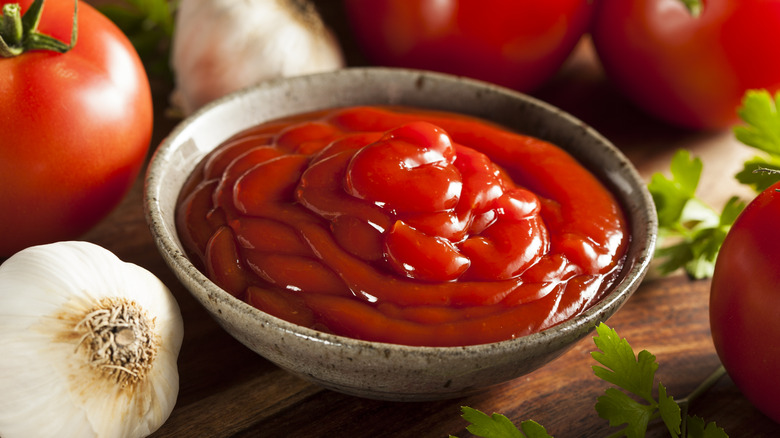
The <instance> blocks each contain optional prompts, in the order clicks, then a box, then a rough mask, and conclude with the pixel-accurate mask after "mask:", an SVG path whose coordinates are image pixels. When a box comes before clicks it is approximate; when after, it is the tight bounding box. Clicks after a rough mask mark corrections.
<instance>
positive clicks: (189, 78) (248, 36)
mask: <svg viewBox="0 0 780 438" xmlns="http://www.w3.org/2000/svg"><path fill="white" fill-rule="evenodd" d="M171 44H172V46H171V68H172V70H173V73H174V80H175V86H176V89H175V90H174V93H173V95H172V99H171V100H172V103H173V105H174V106H175V107H178V109H179V110H180V111H181V112H182V113H183V114H184V115H188V114H190V113H192V112H193V111H194V110H196V109H198V108H199V107H201V106H203V105H204V104H206V103H208V102H210V101H212V100H214V99H216V98H218V97H221V96H223V95H225V94H228V93H231V92H233V91H237V90H239V89H241V88H244V87H247V86H250V85H254V84H257V83H259V82H261V81H263V80H267V79H272V78H277V77H286V76H296V75H303V74H308V73H318V72H324V71H330V70H336V69H339V68H341V67H343V66H344V58H343V55H342V52H341V48H340V46H339V44H338V41H337V40H336V38H335V36H334V35H333V34H332V33H331V32H330V30H329V29H327V28H326V26H325V25H324V23H323V22H322V19H321V18H320V16H319V15H318V14H317V11H316V10H315V9H314V7H313V5H312V4H311V3H309V2H308V1H306V0H181V1H180V3H179V6H178V9H177V11H176V21H175V27H174V33H173V40H172V42H171Z"/></svg>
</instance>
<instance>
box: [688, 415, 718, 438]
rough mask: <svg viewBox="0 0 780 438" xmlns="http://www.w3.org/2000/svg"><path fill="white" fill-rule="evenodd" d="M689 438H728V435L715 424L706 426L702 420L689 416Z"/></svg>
mask: <svg viewBox="0 0 780 438" xmlns="http://www.w3.org/2000/svg"><path fill="white" fill-rule="evenodd" d="M687 438H728V435H727V434H726V431H724V430H723V429H722V428H720V427H718V426H717V425H716V424H715V423H707V424H705V423H704V420H703V419H702V418H700V417H696V416H689V417H688V435H687Z"/></svg>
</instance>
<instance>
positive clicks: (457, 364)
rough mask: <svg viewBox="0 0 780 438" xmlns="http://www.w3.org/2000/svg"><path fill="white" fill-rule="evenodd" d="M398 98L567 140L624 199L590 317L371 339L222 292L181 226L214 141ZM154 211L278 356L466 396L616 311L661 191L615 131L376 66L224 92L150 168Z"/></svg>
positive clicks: (294, 366) (237, 321)
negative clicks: (515, 332)
mask: <svg viewBox="0 0 780 438" xmlns="http://www.w3.org/2000/svg"><path fill="white" fill-rule="evenodd" d="M364 104H399V105H408V106H416V107H422V108H432V109H439V110H447V111H452V112H458V113H464V114H470V115H474V116H478V117H482V118H485V119H488V120H492V121H495V122H498V123H500V124H503V125H505V126H508V127H510V128H513V129H515V130H517V131H520V132H522V133H525V134H530V135H533V136H536V137H540V138H542V139H544V140H547V141H550V142H552V143H555V144H557V145H559V146H561V147H563V148H564V149H566V150H568V151H569V152H570V153H571V154H572V155H574V156H575V157H576V158H577V159H579V160H580V161H581V162H582V163H583V164H584V165H585V166H586V167H588V168H589V169H590V170H591V171H592V172H593V173H595V174H596V175H598V176H599V177H600V178H601V179H602V180H603V181H604V182H605V183H606V184H607V185H608V186H609V187H610V188H611V189H612V190H613V191H614V193H615V194H616V196H617V198H618V200H619V201H620V202H621V203H622V205H623V207H624V209H625V212H626V214H627V216H628V218H629V221H630V226H631V244H630V247H629V249H628V259H627V262H626V265H625V268H624V269H623V272H622V273H621V275H620V279H619V282H618V283H617V284H616V285H615V286H614V287H613V288H612V290H611V291H610V292H609V294H608V295H606V296H605V297H604V298H603V299H602V300H601V301H600V302H598V303H597V304H596V305H594V306H593V307H591V308H590V309H589V310H587V311H586V312H584V313H583V314H581V315H580V316H578V317H576V318H574V319H572V320H569V321H566V322H564V323H561V324H559V325H557V326H554V327H552V328H550V329H548V330H545V331H542V332H540V333H537V334H533V335H530V336H525V337H521V338H517V339H513V340H508V341H503V342H497V343H491V344H484V345H476V346H468V347H446V348H440V347H409V346H401V345H393V344H383V343H376V342H365V341H359V340H355V339H350V338H345V337H341V336H333V335H330V334H325V333H321V332H318V331H315V330H311V329H307V328H303V327H300V326H297V325H294V324H291V323H288V322H286V321H283V320H280V319H277V318H275V317H272V316H270V315H268V314H265V313H263V312H261V311H259V310H257V309H255V308H253V307H251V306H249V305H248V304H245V303H244V302H242V301H240V300H238V299H236V298H234V297H233V296H231V295H229V294H228V293H226V292H224V291H222V290H221V289H220V288H219V287H217V286H216V285H215V284H214V283H212V282H211V281H209V279H207V278H206V277H205V276H204V275H203V274H202V273H201V272H199V271H198V270H197V269H196V268H195V267H194V266H193V265H192V264H191V263H190V261H189V260H188V259H187V257H186V256H185V254H184V252H183V250H182V245H181V243H180V242H179V239H178V237H177V234H176V229H175V225H174V206H175V203H176V200H177V196H178V194H179V191H180V189H181V186H182V183H183V182H184V180H185V179H186V178H187V176H188V175H189V174H190V172H191V171H192V169H193V167H194V166H195V164H196V163H197V162H198V161H199V160H200V159H201V157H203V156H204V155H205V154H206V153H207V152H209V151H210V150H212V149H213V148H214V147H216V146H217V145H219V144H220V142H222V141H223V140H225V139H227V138H228V137H230V136H231V135H233V134H235V133H237V132H238V131H241V130H243V129H245V128H249V127H251V126H253V125H256V124H259V123H261V122H264V121H266V120H269V119H273V118H277V117H281V116H286V115H290V114H295V113H302V112H307V111H312V110H317V109H324V108H330V107H336V106H345V105H364ZM144 207H145V210H146V219H147V221H148V225H149V227H150V229H151V232H152V234H153V236H154V239H155V241H156V244H157V246H158V249H159V251H160V253H161V254H162V256H163V257H164V259H165V260H166V262H167V263H168V265H169V266H170V268H171V269H172V270H173V272H174V273H175V274H176V276H177V277H178V279H179V280H180V281H181V282H182V283H183V285H184V286H185V287H186V288H187V289H188V290H189V291H190V292H191V293H192V295H194V296H195V298H196V299H197V300H198V301H200V303H201V304H202V305H203V306H204V307H205V308H206V309H207V310H208V311H209V312H210V313H211V315H212V316H213V318H214V319H216V320H217V321H218V322H219V324H220V325H221V326H222V327H223V328H224V329H225V330H226V331H227V332H228V333H230V334H231V335H232V336H234V337H235V338H236V339H238V340H239V341H240V342H242V343H243V344H244V345H246V346H247V347H248V348H250V349H252V350H254V351H255V352H257V353H258V354H260V355H262V356H264V357H265V358H266V359H268V360H270V361H272V362H273V363H275V364H277V365H278V366H280V367H282V368H284V369H286V370H289V371H290V372H292V373H295V374H297V375H300V376H302V377H304V378H307V379H309V380H311V381H314V382H316V383H318V384H320V385H322V386H324V387H326V388H330V389H333V390H336V391H340V392H344V393H348V394H352V395H356V396H361V397H368V398H375V399H385V400H403V401H418V400H435V399H445V398H452V397H459V396H464V395H468V394H471V393H475V392H478V391H482V390H485V389H487V388H489V387H491V386H494V385H497V384H500V383H502V382H506V381H509V380H511V379H515V378H517V377H519V376H522V375H524V374H527V373H529V372H531V371H533V370H535V369H537V368H539V367H540V366H542V365H544V364H546V363H548V362H550V361H551V360H553V359H555V358H556V357H558V356H560V355H561V354H562V353H563V352H565V351H566V350H567V349H568V348H569V347H571V346H572V345H573V344H575V343H576V342H577V341H578V340H580V339H582V338H583V337H585V336H587V335H588V334H589V333H590V332H591V331H592V330H593V329H594V327H595V326H596V325H597V324H598V323H599V322H601V321H605V320H607V319H608V318H609V317H610V316H611V315H612V314H614V313H615V312H616V311H617V310H618V309H619V308H620V307H621V306H622V305H623V304H624V303H625V302H626V300H627V299H628V298H629V297H630V296H631V294H632V293H633V292H634V291H635V290H636V289H637V287H638V286H639V283H640V282H641V280H642V278H643V277H644V275H645V273H646V271H647V269H648V265H649V263H650V260H651V256H652V253H653V250H654V247H655V238H656V229H657V219H656V216H655V208H654V206H653V202H652V198H651V197H650V195H649V194H648V192H647V190H646V187H645V185H644V183H643V182H642V180H641V179H640V177H639V176H638V174H637V172H636V170H635V169H634V167H633V166H632V165H631V163H630V162H629V161H628V160H627V159H626V158H625V157H624V156H623V155H622V153H621V152H620V151H618V150H617V149H616V148H615V147H614V146H613V145H612V144H610V143H609V142H608V141H607V140H606V139H605V138H603V137H602V136H601V135H599V134H598V133H597V132H595V131H594V130H593V129H591V128H589V127H588V126H586V125H585V124H583V123H582V122H580V121H578V120H577V119H575V118H573V117H572V116H570V115H568V114H566V113H564V112H562V111H561V110H559V109H556V108H554V107H552V106H550V105H548V104H545V103H544V102H540V101H538V100H536V99H533V98H530V97H528V96H525V95H522V94H519V93H515V92H512V91H509V90H507V89H504V88H500V87H496V86H492V85H488V84H485V83H482V82H477V81H472V80H466V79H463V78H456V77H452V76H447V75H441V74H434V73H429V72H419V71H410V70H398V69H384V68H366V69H362V68H361V69H345V70H341V71H337V72H333V73H325V74H317V75H312V76H305V77H297V78H288V79H282V80H276V81H271V82H267V83H263V84H261V85H259V86H256V87H253V88H250V89H246V90H243V91H240V92H237V93H235V94H232V95H230V96H227V97H225V98H222V99H220V100H218V101H216V102H213V103H212V104H210V105H208V106H207V107H205V108H203V109H201V110H200V111H198V112H197V113H196V114H193V115H192V116H191V117H189V118H187V119H186V120H184V121H183V122H182V123H180V124H179V125H178V126H177V127H176V128H175V129H174V130H173V132H172V133H171V134H170V135H169V136H168V138H166V139H165V141H164V142H163V143H162V144H161V145H160V147H159V149H158V150H157V151H156V153H155V154H154V156H153V158H152V160H151V163H150V165H149V168H148V171H147V175H146V186H145V200H144Z"/></svg>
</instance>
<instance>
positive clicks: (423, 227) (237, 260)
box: [144, 68, 657, 401]
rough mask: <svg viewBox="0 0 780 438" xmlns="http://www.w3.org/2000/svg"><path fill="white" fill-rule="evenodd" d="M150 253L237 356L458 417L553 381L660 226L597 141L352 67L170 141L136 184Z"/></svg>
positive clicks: (495, 98)
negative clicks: (467, 399)
mask: <svg viewBox="0 0 780 438" xmlns="http://www.w3.org/2000/svg"><path fill="white" fill-rule="evenodd" d="M144 195H145V197H144V207H145V211H146V218H147V222H148V225H149V227H150V230H151V231H152V234H153V236H154V239H155V242H156V244H157V246H158V249H159V251H160V253H161V254H162V256H163V258H164V259H165V261H166V263H167V264H168V265H169V267H170V268H171V270H172V271H173V272H174V273H175V274H176V276H177V278H178V279H179V280H180V281H181V283H182V284H183V285H184V286H185V287H186V288H187V289H188V290H189V291H190V292H191V294H192V295H193V296H194V297H195V298H196V299H197V300H198V301H199V302H200V303H201V304H202V305H203V306H204V307H205V308H206V310H207V311H208V312H209V313H210V314H211V315H212V317H213V318H214V319H215V320H216V321H217V322H218V323H219V324H220V325H221V326H222V327H223V328H224V329H225V330H226V331H227V332H228V333H229V334H231V335H232V336H233V337H235V338H236V339H237V340H239V341H240V342H241V343H243V344H244V345H246V346H247V347H248V348H250V349H251V350H253V351H255V352H257V353H258V354H260V355H262V356H263V357H265V358H266V359H268V360H269V361H271V362H273V363H275V364H276V365H278V366H280V367H281V368H284V369H286V370H288V371H290V372H291V373H295V374H297V375H300V376H302V377H304V378H306V379H309V380H311V381H313V382H315V383H318V384H320V385H322V386H324V387H326V388H329V389H332V390H336V391H340V392H343V393H347V394H352V395H356V396H360V397H367V398H374V399H384V400H397V401H420V400H436V399H446V398H453V397H460V396H464V395H468V394H472V393H475V392H478V391H484V390H486V389H488V388H490V387H491V386H494V385H497V384H500V383H503V382H506V381H509V380H512V379H515V378H517V377H520V376H522V375H524V374H527V373H529V372H531V371H533V370H535V369H537V368H539V367H541V366H543V365H544V364H545V363H548V362H549V361H551V360H554V359H555V358H557V357H558V356H560V355H561V354H562V353H563V352H565V351H566V350H567V349H568V348H570V347H571V346H572V345H574V344H575V343H576V342H577V341H579V340H580V339H581V338H583V337H585V336H587V335H588V334H589V333H590V332H591V331H592V330H593V328H595V326H596V325H597V324H598V323H600V322H602V321H606V320H607V319H608V318H609V317H610V316H611V315H612V314H614V313H615V312H616V311H618V310H619V309H620V307H621V306H622V305H623V304H624V303H625V302H626V300H628V299H629V298H630V296H631V295H632V293H633V292H634V291H635V290H636V289H637V287H638V286H639V283H640V282H641V281H642V279H643V277H644V275H645V273H646V272H647V269H648V266H649V263H650V260H651V258H652V253H653V250H654V247H655V239H656V231H657V219H656V216H655V208H654V206H653V202H652V199H651V197H650V195H649V193H648V192H647V190H646V187H645V185H644V183H643V181H642V179H641V178H640V177H639V175H638V174H637V172H636V170H635V169H634V167H633V166H632V164H631V163H630V162H629V161H628V160H627V159H626V157H625V156H624V155H623V154H622V153H621V152H620V151H619V150H618V149H616V148H615V147H614V146H613V145H612V144H611V143H610V142H609V141H608V140H607V139H605V138H604V137H602V136H601V135H600V134H598V133H597V132H595V131H594V130H593V129H592V128H590V127H588V126H586V125H585V124H584V123H582V122H581V121H579V120H577V119H575V118H574V117H572V116H570V115H568V114H566V113H565V112H563V111H561V110H559V109H557V108H555V107H553V106H551V105H549V104H546V103H544V102H542V101H539V100H537V99H534V98H532V97H529V96H526V95H524V94H520V93H517V92H514V91H510V90H507V89H504V88H501V87H497V86H494V85H490V84H487V83H483V82H479V81H475V80H470V79H464V78H458V77H453V76H448V75H444V74H438V73H431V72H423V71H414V70H402V69H387V68H350V69H344V70H340V71H336V72H331V73H321V74H315V75H309V76H301V77H295V78H286V79H280V80H275V81H269V82H266V83H262V84H259V85H257V86H254V87H252V88H249V89H246V90H242V91H239V92H237V93H234V94H232V95H230V96H226V97H225V98H222V99H220V100H218V101H216V102H213V103H212V104H210V105H207V106H206V107H204V108H202V109H201V110H199V111H198V112H197V113H195V114H193V115H192V116H190V117H188V118H187V119H185V120H184V121H183V122H181V123H180V124H179V125H178V126H177V127H176V128H175V129H174V131H173V132H172V133H171V134H170V135H169V136H168V137H167V138H166V139H165V140H164V141H163V143H162V144H161V145H160V147H159V148H158V149H157V151H156V152H155V154H154V156H153V157H152V160H151V162H150V165H149V168H148V170H147V175H146V185H145V194H144Z"/></svg>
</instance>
